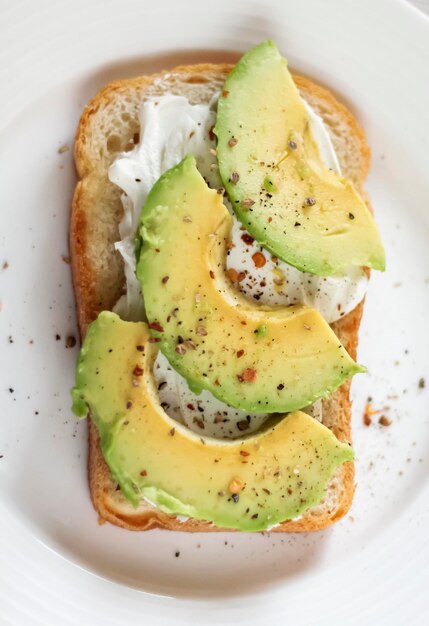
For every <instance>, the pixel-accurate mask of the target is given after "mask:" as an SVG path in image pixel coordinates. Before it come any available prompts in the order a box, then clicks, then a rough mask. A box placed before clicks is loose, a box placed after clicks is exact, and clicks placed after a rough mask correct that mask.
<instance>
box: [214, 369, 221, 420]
mask: <svg viewBox="0 0 429 626" xmlns="http://www.w3.org/2000/svg"><path fill="white" fill-rule="evenodd" d="M214 384H215V385H216V387H220V381H219V378H216V380H215V381H214ZM215 421H216V420H215Z"/></svg>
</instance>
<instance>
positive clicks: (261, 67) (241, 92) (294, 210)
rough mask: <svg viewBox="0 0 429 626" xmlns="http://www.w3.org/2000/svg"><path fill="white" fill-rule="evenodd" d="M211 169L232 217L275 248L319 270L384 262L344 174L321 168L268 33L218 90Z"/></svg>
mask: <svg viewBox="0 0 429 626" xmlns="http://www.w3.org/2000/svg"><path fill="white" fill-rule="evenodd" d="M215 133H216V135H217V138H218V145H217V155H218V161H219V172H220V175H221V177H222V181H223V184H224V186H225V189H226V191H227V193H228V196H229V198H230V200H231V202H232V205H233V208H234V211H235V213H236V215H237V217H238V219H239V220H240V221H241V222H242V223H243V224H244V225H245V226H246V228H247V229H248V231H249V232H250V233H251V235H252V236H253V237H254V238H255V239H256V240H257V241H258V242H259V243H260V244H261V245H262V246H264V247H266V248H267V249H268V250H270V251H271V252H272V253H273V254H274V255H275V256H277V257H279V258H280V259H282V260H283V261H286V262H287V263H289V264H291V265H294V266H295V267H297V268H298V269H300V270H302V271H306V272H310V273H313V274H318V275H321V276H328V275H335V274H339V273H342V272H344V271H345V270H346V269H347V268H348V267H350V266H368V267H372V268H374V269H379V270H384V267H385V256H384V250H383V246H382V244H381V240H380V236H379V233H378V230H377V227H376V225H375V222H374V219H373V217H372V215H371V212H370V211H369V209H368V207H367V206H366V204H365V202H364V201H363V199H362V198H361V196H360V195H359V193H358V192H357V190H356V189H355V188H354V186H353V184H352V183H351V182H350V181H349V180H345V179H344V178H341V177H339V176H338V175H337V174H335V173H334V172H332V171H331V170H329V169H327V168H326V167H325V166H324V164H323V162H322V160H321V158H320V154H319V150H318V147H317V145H316V143H315V141H314V139H313V137H312V134H311V132H310V127H309V114H308V112H307V110H306V108H305V106H304V103H303V101H302V99H301V97H300V95H299V92H298V89H297V88H296V86H295V83H294V81H293V79H292V77H291V75H290V73H289V71H288V69H287V65H286V61H285V60H284V59H283V58H282V57H281V56H280V53H279V51H278V50H277V48H276V47H275V45H274V44H273V43H272V42H271V41H265V42H263V43H262V44H260V45H259V46H257V47H256V48H254V49H253V50H251V51H250V52H248V53H247V54H245V55H244V57H243V58H242V59H241V60H240V61H239V63H238V64H237V65H236V66H235V68H234V69H233V70H232V72H231V73H230V75H229V76H228V78H227V80H226V83H225V85H224V88H223V90H222V92H221V95H220V98H219V103H218V110H217V122H216V128H215Z"/></svg>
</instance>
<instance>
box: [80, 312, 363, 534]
mask: <svg viewBox="0 0 429 626" xmlns="http://www.w3.org/2000/svg"><path fill="white" fill-rule="evenodd" d="M149 341H150V334H149V331H148V328H147V326H146V324H144V323H143V322H137V323H134V322H124V321H121V320H120V318H119V317H118V316H116V315H115V314H113V313H110V312H103V313H101V314H100V315H99V317H98V319H97V320H96V321H95V322H93V324H91V326H90V327H89V330H88V333H87V336H86V339H85V342H84V344H83V347H82V350H81V354H80V358H79V361H78V365H77V372H76V387H75V388H74V390H73V398H74V411H75V412H76V413H77V414H78V415H81V416H83V415H86V413H87V410H88V408H89V410H90V412H91V415H92V419H93V420H94V422H95V424H96V426H97V428H98V431H99V433H100V440H101V447H102V451H103V455H104V458H105V460H106V462H107V464H108V465H109V468H110V470H111V472H112V475H113V477H114V479H115V480H116V481H117V482H118V483H119V485H120V487H121V489H122V491H123V493H124V495H125V496H126V497H127V498H128V499H129V500H130V501H131V502H132V503H133V504H134V505H137V504H138V503H139V502H140V501H141V499H142V498H146V499H147V500H149V501H150V502H151V503H153V504H154V505H156V506H157V507H158V508H159V509H161V510H163V511H165V512H168V513H172V514H176V515H185V516H189V517H192V518H195V519H202V520H208V521H211V522H213V523H214V524H215V525H217V526H220V527H225V528H236V529H239V530H244V531H257V530H265V529H266V528H268V527H270V526H272V525H274V524H276V523H279V522H281V521H284V520H286V519H291V518H294V517H296V516H298V515H300V514H302V513H303V512H304V511H305V510H306V509H308V508H309V507H311V506H313V505H315V504H317V503H319V502H320V500H321V499H322V498H323V495H324V493H325V489H326V485H327V483H328V481H329V479H330V478H331V477H332V475H333V473H334V471H335V469H336V468H337V467H338V466H339V465H340V464H342V463H343V462H344V461H349V460H352V458H353V452H352V449H351V447H350V446H349V445H348V444H345V443H341V442H339V441H338V440H337V439H336V438H335V437H334V435H333V434H332V432H331V431H330V430H329V429H328V428H326V427H325V426H323V425H321V424H320V423H318V422H317V421H316V420H314V419H313V418H311V417H309V416H308V415H306V414H305V413H301V412H295V413H290V414H289V415H287V416H284V417H283V418H282V419H281V420H280V421H279V422H277V423H276V424H275V425H273V426H269V427H267V429H266V430H265V431H264V432H261V433H258V434H256V435H253V436H251V437H249V438H247V439H243V440H239V441H237V440H235V441H229V442H226V441H225V440H215V439H209V438H200V437H199V436H197V435H196V434H194V433H192V432H191V431H190V430H188V429H187V428H186V427H184V426H181V425H180V424H178V423H177V422H175V421H174V420H172V419H171V418H169V417H168V416H167V414H166V413H165V412H164V411H163V409H162V408H161V406H160V404H159V399H158V395H157V391H156V384H155V381H154V378H153V375H152V368H153V363H154V360H155V358H156V354H157V346H156V344H153V343H150V342H149Z"/></svg>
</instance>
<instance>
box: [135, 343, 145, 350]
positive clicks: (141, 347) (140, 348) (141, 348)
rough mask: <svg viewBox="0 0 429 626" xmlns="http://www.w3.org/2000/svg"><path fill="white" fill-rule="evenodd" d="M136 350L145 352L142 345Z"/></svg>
mask: <svg viewBox="0 0 429 626" xmlns="http://www.w3.org/2000/svg"><path fill="white" fill-rule="evenodd" d="M136 350H138V351H139V352H144V346H142V345H141V344H140V345H138V346H136Z"/></svg>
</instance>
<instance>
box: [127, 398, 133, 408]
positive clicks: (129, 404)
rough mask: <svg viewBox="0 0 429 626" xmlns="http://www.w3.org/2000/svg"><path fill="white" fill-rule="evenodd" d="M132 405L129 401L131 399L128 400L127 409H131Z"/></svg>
mask: <svg viewBox="0 0 429 626" xmlns="http://www.w3.org/2000/svg"><path fill="white" fill-rule="evenodd" d="M132 406H133V403H132V402H131V400H128V402H127V409H131V407H132Z"/></svg>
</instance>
